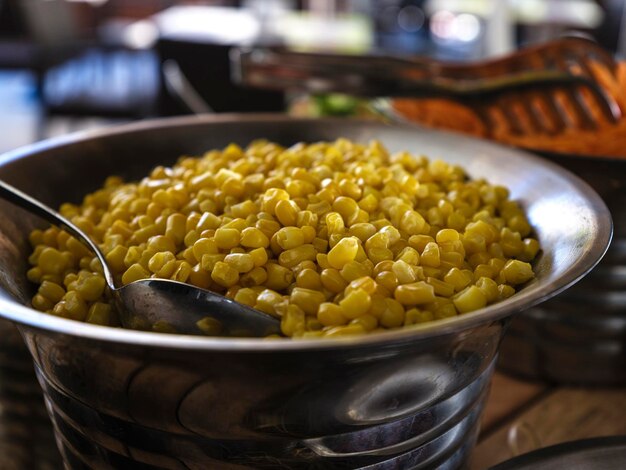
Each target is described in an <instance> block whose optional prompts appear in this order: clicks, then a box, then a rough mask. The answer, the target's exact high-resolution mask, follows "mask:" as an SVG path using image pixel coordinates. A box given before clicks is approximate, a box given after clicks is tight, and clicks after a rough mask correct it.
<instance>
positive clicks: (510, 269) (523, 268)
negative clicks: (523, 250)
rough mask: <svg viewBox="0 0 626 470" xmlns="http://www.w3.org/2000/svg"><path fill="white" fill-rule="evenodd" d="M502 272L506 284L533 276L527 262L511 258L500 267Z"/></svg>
mask: <svg viewBox="0 0 626 470" xmlns="http://www.w3.org/2000/svg"><path fill="white" fill-rule="evenodd" d="M502 273H503V274H504V278H505V279H506V282H507V283H508V284H512V285H518V284H523V283H525V282H528V281H530V280H531V279H532V278H533V277H535V273H533V268H532V266H531V265H530V264H529V263H525V262H524V261H519V260H516V259H512V260H509V261H507V263H506V264H505V265H504V267H503V268H502Z"/></svg>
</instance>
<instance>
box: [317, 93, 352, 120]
mask: <svg viewBox="0 0 626 470" xmlns="http://www.w3.org/2000/svg"><path fill="white" fill-rule="evenodd" d="M312 101H313V105H314V107H315V111H316V114H317V115H319V116H353V115H355V114H356V113H357V111H358V108H359V103H360V101H359V100H358V99H357V98H354V97H352V96H348V95H342V94H330V95H315V96H313V100H312Z"/></svg>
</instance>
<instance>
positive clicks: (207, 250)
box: [191, 238, 220, 260]
mask: <svg viewBox="0 0 626 470" xmlns="http://www.w3.org/2000/svg"><path fill="white" fill-rule="evenodd" d="M191 249H192V252H193V255H194V256H195V258H196V260H201V259H202V257H203V256H204V255H209V254H216V253H219V252H220V250H219V248H218V246H217V242H216V241H215V238H198V239H197V240H196V242H195V243H194V244H193V245H192V247H191Z"/></svg>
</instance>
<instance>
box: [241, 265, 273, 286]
mask: <svg viewBox="0 0 626 470" xmlns="http://www.w3.org/2000/svg"><path fill="white" fill-rule="evenodd" d="M267 277H268V276H267V271H266V270H265V268H262V267H260V266H257V267H256V268H253V269H252V271H250V272H248V273H246V274H244V275H243V276H241V277H240V278H239V282H240V283H241V285H242V286H244V287H249V286H260V285H264V284H265V283H266V281H267Z"/></svg>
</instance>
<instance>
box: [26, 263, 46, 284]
mask: <svg viewBox="0 0 626 470" xmlns="http://www.w3.org/2000/svg"><path fill="white" fill-rule="evenodd" d="M42 276H43V271H42V270H41V268H40V267H39V266H35V267H33V268H30V269H29V270H28V271H27V272H26V277H27V278H28V280H29V281H30V282H33V283H36V284H37V283H40V282H41V277H42Z"/></svg>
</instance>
